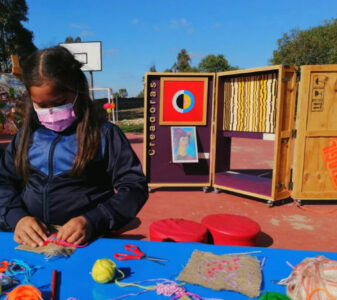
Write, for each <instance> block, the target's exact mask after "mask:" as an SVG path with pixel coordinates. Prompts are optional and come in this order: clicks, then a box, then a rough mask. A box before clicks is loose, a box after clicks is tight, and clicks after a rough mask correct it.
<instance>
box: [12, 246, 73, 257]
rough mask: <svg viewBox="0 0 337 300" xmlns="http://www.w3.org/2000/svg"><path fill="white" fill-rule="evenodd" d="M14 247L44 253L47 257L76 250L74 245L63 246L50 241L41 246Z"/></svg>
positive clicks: (63, 254) (64, 254) (69, 253)
mask: <svg viewBox="0 0 337 300" xmlns="http://www.w3.org/2000/svg"><path fill="white" fill-rule="evenodd" d="M15 249H17V250H24V251H29V252H34V253H39V254H44V255H46V256H47V257H54V256H70V255H72V254H73V253H74V251H75V250H76V248H75V247H63V246H59V245H56V244H52V243H50V244H48V245H46V246H42V247H30V246H26V245H20V246H17V247H16V248H15Z"/></svg>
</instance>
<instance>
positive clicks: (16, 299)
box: [5, 285, 42, 300]
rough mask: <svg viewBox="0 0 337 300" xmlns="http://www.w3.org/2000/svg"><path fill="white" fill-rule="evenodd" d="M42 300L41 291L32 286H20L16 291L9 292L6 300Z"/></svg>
mask: <svg viewBox="0 0 337 300" xmlns="http://www.w3.org/2000/svg"><path fill="white" fill-rule="evenodd" d="M20 299H29V300H42V293H41V291H40V290H39V289H37V288H36V287H34V286H32V285H19V286H18V287H16V288H15V289H14V290H12V291H11V292H9V293H8V294H7V296H6V298H5V300H20Z"/></svg>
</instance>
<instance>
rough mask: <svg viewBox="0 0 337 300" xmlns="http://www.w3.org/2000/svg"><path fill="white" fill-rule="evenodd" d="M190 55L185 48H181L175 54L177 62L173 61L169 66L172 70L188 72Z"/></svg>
mask: <svg viewBox="0 0 337 300" xmlns="http://www.w3.org/2000/svg"><path fill="white" fill-rule="evenodd" d="M190 61H191V57H190V56H189V54H188V53H187V51H186V49H181V50H180V52H179V53H178V55H177V62H175V63H174V64H173V66H172V68H171V70H172V71H173V72H190V69H191V66H190Z"/></svg>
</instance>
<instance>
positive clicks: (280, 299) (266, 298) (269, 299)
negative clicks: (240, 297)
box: [259, 292, 291, 300]
mask: <svg viewBox="0 0 337 300" xmlns="http://www.w3.org/2000/svg"><path fill="white" fill-rule="evenodd" d="M259 300H291V299H290V298H289V297H288V296H286V295H283V294H280V293H276V292H266V293H264V294H263V295H262V296H261V297H260V298H259Z"/></svg>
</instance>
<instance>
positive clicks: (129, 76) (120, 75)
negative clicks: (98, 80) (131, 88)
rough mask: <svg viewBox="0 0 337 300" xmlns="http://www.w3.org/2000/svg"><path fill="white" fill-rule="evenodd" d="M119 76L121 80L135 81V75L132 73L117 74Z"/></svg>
mask: <svg viewBox="0 0 337 300" xmlns="http://www.w3.org/2000/svg"><path fill="white" fill-rule="evenodd" d="M117 76H118V77H119V78H120V79H134V78H135V75H134V74H132V73H131V72H127V71H125V72H123V71H122V72H117Z"/></svg>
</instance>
